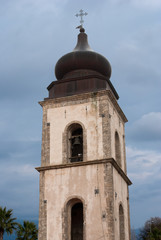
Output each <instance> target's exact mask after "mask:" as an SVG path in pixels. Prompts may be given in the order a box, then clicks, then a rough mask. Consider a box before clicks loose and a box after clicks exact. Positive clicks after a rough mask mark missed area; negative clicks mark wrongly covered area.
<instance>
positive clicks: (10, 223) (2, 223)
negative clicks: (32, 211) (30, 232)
mask: <svg viewBox="0 0 161 240" xmlns="http://www.w3.org/2000/svg"><path fill="white" fill-rule="evenodd" d="M12 211H13V210H12V209H9V210H6V207H4V208H2V207H0V240H3V234H4V233H5V232H6V233H7V234H8V235H9V234H12V233H13V230H15V229H16V226H17V223H16V222H15V220H16V218H12V215H13V213H12Z"/></svg>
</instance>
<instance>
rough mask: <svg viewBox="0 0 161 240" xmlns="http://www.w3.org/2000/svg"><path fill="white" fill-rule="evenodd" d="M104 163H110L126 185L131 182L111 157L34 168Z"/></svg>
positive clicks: (60, 167) (71, 166) (42, 168)
mask: <svg viewBox="0 0 161 240" xmlns="http://www.w3.org/2000/svg"><path fill="white" fill-rule="evenodd" d="M104 163H111V164H112V165H113V167H114V168H115V169H116V170H117V171H118V173H119V174H120V175H121V176H122V178H123V179H124V180H125V182H126V183H127V184H128V185H131V184H132V182H131V181H130V179H129V178H128V177H127V175H126V174H125V173H124V171H123V170H122V169H121V168H120V167H119V165H118V164H117V162H116V161H115V160H114V159H113V158H108V159H99V160H91V161H86V162H74V163H66V164H58V165H49V166H44V167H37V168H35V169H36V170H37V171H38V172H41V171H46V170H53V169H62V168H73V167H80V166H86V165H94V164H104Z"/></svg>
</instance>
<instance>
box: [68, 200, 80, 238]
mask: <svg viewBox="0 0 161 240" xmlns="http://www.w3.org/2000/svg"><path fill="white" fill-rule="evenodd" d="M71 240H83V204H82V203H76V204H75V205H74V206H73V207H72V209H71Z"/></svg>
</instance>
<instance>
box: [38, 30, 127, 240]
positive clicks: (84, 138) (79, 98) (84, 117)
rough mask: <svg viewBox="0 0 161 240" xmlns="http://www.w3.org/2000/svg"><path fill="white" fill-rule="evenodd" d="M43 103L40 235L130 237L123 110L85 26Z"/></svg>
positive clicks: (45, 239)
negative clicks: (92, 47) (89, 39)
mask: <svg viewBox="0 0 161 240" xmlns="http://www.w3.org/2000/svg"><path fill="white" fill-rule="evenodd" d="M55 75H56V78H57V81H54V82H52V83H51V84H50V85H49V86H48V91H49V97H48V98H45V99H44V101H42V102H40V105H41V106H42V108H43V126H42V153H41V167H38V168H37V170H38V171H39V172H40V203H39V240H98V239H103V240H130V218H129V191H128V185H130V184H131V181H130V180H129V178H128V177H127V172H126V154H125V130H124V125H125V123H126V122H127V119H126V116H125V115H124V113H123V111H122V110H121V108H120V106H119V105H118V102H117V100H118V94H117V92H116V90H115V88H114V87H113V85H112V83H111V81H110V76H111V66H110V63H109V62H108V60H107V59H106V58H104V57H103V56H102V55H100V54H98V53H96V52H94V51H93V50H92V49H91V48H90V46H89V44H88V40H87V35H86V33H85V30H84V29H83V28H81V29H80V33H79V35H78V42H77V45H76V47H75V48H74V50H73V51H72V52H70V53H68V54H66V55H64V56H63V57H61V58H60V59H59V60H58V62H57V64H56V67H55Z"/></svg>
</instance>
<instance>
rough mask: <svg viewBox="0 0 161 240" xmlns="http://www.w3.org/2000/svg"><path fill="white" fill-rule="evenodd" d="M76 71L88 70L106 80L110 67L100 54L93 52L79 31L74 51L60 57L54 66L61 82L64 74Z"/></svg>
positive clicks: (109, 74) (82, 31)
mask: <svg viewBox="0 0 161 240" xmlns="http://www.w3.org/2000/svg"><path fill="white" fill-rule="evenodd" d="M78 69H90V70H94V71H97V72H99V73H100V74H102V75H103V76H105V77H107V78H108V79H109V78H110V76H111V66H110V63H109V62H108V60H107V59H106V58H105V57H103V56H102V55H101V54H99V53H96V52H94V51H93V50H92V49H91V48H90V46H89V45H88V40H87V34H86V33H84V29H83V28H81V29H80V33H79V35H78V42H77V45H76V47H75V48H74V50H73V51H72V52H70V53H68V54H66V55H64V56H63V57H61V58H60V59H59V60H58V62H57V63H56V66H55V75H56V78H57V79H58V80H61V79H62V78H63V77H64V75H65V74H67V73H69V72H71V71H73V70H78Z"/></svg>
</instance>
